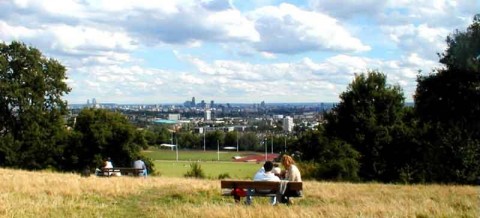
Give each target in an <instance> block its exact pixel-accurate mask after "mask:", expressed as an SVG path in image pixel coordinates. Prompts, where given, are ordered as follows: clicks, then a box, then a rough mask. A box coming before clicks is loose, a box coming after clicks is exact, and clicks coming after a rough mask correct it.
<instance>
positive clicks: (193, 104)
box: [192, 97, 197, 107]
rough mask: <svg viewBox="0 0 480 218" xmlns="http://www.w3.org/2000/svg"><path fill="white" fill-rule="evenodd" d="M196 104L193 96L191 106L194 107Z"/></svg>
mask: <svg viewBox="0 0 480 218" xmlns="http://www.w3.org/2000/svg"><path fill="white" fill-rule="evenodd" d="M196 105H197V104H196V103H195V97H192V107H195V106H196Z"/></svg>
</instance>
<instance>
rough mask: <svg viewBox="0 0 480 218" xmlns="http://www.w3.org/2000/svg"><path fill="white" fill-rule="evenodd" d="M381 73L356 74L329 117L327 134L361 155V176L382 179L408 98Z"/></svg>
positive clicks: (327, 117) (368, 178) (369, 178)
mask: <svg viewBox="0 0 480 218" xmlns="http://www.w3.org/2000/svg"><path fill="white" fill-rule="evenodd" d="M386 79H387V78H386V76H385V74H383V73H380V72H378V71H370V72H367V73H364V74H360V75H356V76H355V79H354V80H353V82H352V83H351V84H350V85H349V86H348V88H347V90H346V91H345V92H343V93H342V94H341V95H340V102H339V104H338V105H337V106H336V107H335V108H334V109H333V110H332V111H331V112H330V113H329V114H327V116H326V120H327V123H326V126H325V128H326V132H327V135H329V136H330V137H337V138H339V139H341V140H343V141H345V142H346V143H348V144H350V145H352V146H353V148H355V149H356V150H357V151H358V152H360V154H361V157H360V162H361V166H360V176H361V177H362V178H364V179H367V180H371V179H379V178H381V177H382V176H383V174H384V173H385V171H386V170H387V164H388V163H387V161H388V160H386V158H385V155H384V154H385V152H386V151H387V150H388V149H390V145H391V143H392V141H393V138H392V137H393V136H392V134H391V133H392V131H393V129H394V128H395V126H396V125H398V124H399V123H401V119H402V112H403V108H404V97H403V93H402V90H401V88H400V87H399V86H391V85H387V82H386Z"/></svg>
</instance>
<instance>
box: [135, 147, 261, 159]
mask: <svg viewBox="0 0 480 218" xmlns="http://www.w3.org/2000/svg"><path fill="white" fill-rule="evenodd" d="M144 154H145V155H146V156H147V157H149V158H151V159H152V160H176V159H177V156H176V151H175V150H169V149H149V150H147V151H145V152H144ZM250 154H260V153H255V152H251V151H247V152H236V151H220V153H218V154H217V151H198V150H179V151H178V160H183V161H217V160H220V161H231V160H232V158H233V157H234V156H247V155H250ZM219 158H220V159H219Z"/></svg>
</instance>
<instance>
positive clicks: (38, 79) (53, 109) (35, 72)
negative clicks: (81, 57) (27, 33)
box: [0, 42, 70, 169]
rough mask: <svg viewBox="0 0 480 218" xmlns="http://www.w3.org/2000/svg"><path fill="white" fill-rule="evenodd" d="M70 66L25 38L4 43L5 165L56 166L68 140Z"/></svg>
mask: <svg viewBox="0 0 480 218" xmlns="http://www.w3.org/2000/svg"><path fill="white" fill-rule="evenodd" d="M65 73H66V70H65V67H64V66H63V65H61V64H60V63H59V62H58V61H56V60H54V59H50V58H46V57H44V56H43V55H42V53H41V52H40V51H39V50H38V49H36V48H33V47H30V46H26V45H25V44H23V43H20V42H12V43H11V44H10V45H7V44H5V43H0V141H1V142H0V165H3V166H14V167H20V168H26V169H41V168H45V167H47V166H51V165H55V164H56V161H55V160H56V159H57V158H58V157H59V156H61V153H62V151H61V147H62V146H59V145H60V144H63V142H62V140H64V135H65V134H64V131H65V128H64V122H63V116H64V115H65V114H66V113H67V110H66V105H67V103H66V101H64V100H63V99H62V97H63V95H65V94H67V93H68V92H69V91H70V88H68V86H67V84H66V83H65V80H66V75H65Z"/></svg>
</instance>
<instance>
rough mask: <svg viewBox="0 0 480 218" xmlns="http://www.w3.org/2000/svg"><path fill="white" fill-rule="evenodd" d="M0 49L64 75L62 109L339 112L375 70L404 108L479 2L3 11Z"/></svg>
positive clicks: (79, 5) (140, 0) (322, 0)
mask: <svg viewBox="0 0 480 218" xmlns="http://www.w3.org/2000/svg"><path fill="white" fill-rule="evenodd" d="M0 8H1V11H2V13H0V41H4V42H6V43H9V42H11V41H12V40H19V41H22V42H25V43H26V44H28V45H32V46H34V47H37V48H39V49H40V50H41V51H42V52H43V53H44V55H46V56H48V57H52V58H55V59H57V60H59V61H60V62H61V63H62V64H64V65H65V66H66V67H67V69H68V72H67V76H68V80H67V82H68V84H69V86H70V87H71V88H72V91H71V93H69V94H68V95H67V96H66V99H67V100H68V101H69V103H85V102H86V101H87V99H91V98H96V99H97V101H98V102H100V103H107V102H108V103H181V102H183V101H185V100H188V99H191V97H192V96H195V97H196V99H197V100H201V99H204V100H205V101H208V102H209V101H210V100H215V102H224V103H226V102H230V103H253V102H260V101H263V100H264V101H265V102H267V103H270V102H337V101H338V100H339V99H338V96H339V94H340V93H342V92H343V91H345V90H346V87H347V85H348V84H349V83H350V82H351V81H352V79H353V76H354V74H355V73H362V72H366V71H367V70H380V71H382V72H384V73H385V74H387V77H388V80H389V82H390V83H391V84H399V85H400V86H401V87H402V88H403V90H404V93H405V98H406V100H407V101H413V99H412V95H413V93H414V90H415V86H416V83H415V78H416V76H417V74H418V71H419V70H421V71H422V72H423V73H429V72H431V71H432V69H434V68H438V67H440V65H439V64H438V56H437V53H438V52H442V51H444V49H445V46H446V44H445V42H444V40H445V38H446V36H447V35H449V34H451V33H452V32H453V31H454V30H455V29H459V30H465V29H466V27H468V25H469V24H470V23H471V21H472V18H473V15H474V14H475V13H478V12H479V11H478V9H480V1H479V0H457V1H454V0H451V1H449V0H435V1H432V0H395V1H393V0H392V1H383V0H362V1H360V0H358V1H357V0H336V1H332V0H303V1H301V0H298V1H293V0H292V1H276V0H251V1H248V0H190V1H187V0H0Z"/></svg>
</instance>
